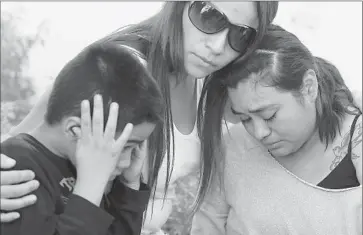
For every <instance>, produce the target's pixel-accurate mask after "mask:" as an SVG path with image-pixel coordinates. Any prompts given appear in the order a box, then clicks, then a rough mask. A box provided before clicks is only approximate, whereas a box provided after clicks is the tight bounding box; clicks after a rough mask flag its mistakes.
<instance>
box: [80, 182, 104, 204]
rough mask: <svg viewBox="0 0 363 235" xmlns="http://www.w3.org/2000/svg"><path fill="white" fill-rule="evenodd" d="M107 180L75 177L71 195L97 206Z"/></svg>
mask: <svg viewBox="0 0 363 235" xmlns="http://www.w3.org/2000/svg"><path fill="white" fill-rule="evenodd" d="M107 183H108V179H105V178H99V177H84V176H80V177H77V180H76V184H75V186H74V190H73V194H77V195H78V196H80V197H83V198H84V199H86V200H88V201H90V202H91V203H93V204H94V205H96V206H99V205H100V203H101V200H102V197H103V194H104V192H105V190H106V186H107Z"/></svg>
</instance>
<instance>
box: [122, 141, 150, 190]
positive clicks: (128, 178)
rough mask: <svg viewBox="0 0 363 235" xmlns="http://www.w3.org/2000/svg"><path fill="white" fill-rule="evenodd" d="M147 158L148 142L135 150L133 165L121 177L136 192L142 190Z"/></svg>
mask: <svg viewBox="0 0 363 235" xmlns="http://www.w3.org/2000/svg"><path fill="white" fill-rule="evenodd" d="M145 158H146V141H144V142H143V143H142V144H141V146H140V147H138V148H135V149H134V150H133V152H132V155H131V163H130V166H129V167H128V168H126V169H125V170H124V171H123V172H122V174H121V175H120V180H121V182H122V183H123V184H125V185H126V186H127V187H129V188H132V189H134V190H139V189H140V181H141V179H140V178H141V172H142V168H143V165H144V162H145Z"/></svg>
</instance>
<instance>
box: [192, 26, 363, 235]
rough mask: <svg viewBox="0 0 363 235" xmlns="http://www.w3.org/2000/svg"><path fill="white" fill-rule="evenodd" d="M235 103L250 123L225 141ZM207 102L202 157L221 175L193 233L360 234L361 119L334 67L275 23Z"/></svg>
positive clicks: (222, 74) (216, 80)
mask: <svg viewBox="0 0 363 235" xmlns="http://www.w3.org/2000/svg"><path fill="white" fill-rule="evenodd" d="M216 94H218V95H216ZM217 96H218V97H219V98H218V99H216V98H215V97H217ZM227 100H229V101H230V103H231V105H230V107H229V108H230V109H231V112H232V113H233V114H234V116H235V117H237V118H238V119H240V122H241V123H242V124H243V125H235V126H233V127H232V128H231V129H230V130H229V133H228V134H225V135H223V134H221V133H222V130H221V126H220V125H218V124H220V123H221V121H222V117H223V115H224V112H223V111H222V110H224V108H225V107H227V106H226V104H227ZM202 101H204V104H205V109H204V110H202V109H200V110H199V111H200V114H201V119H200V120H199V121H201V124H202V125H201V126H200V131H201V136H202V137H203V138H202V146H203V147H202V149H203V153H202V154H203V156H204V159H206V157H208V159H209V161H210V162H211V163H210V164H211V165H212V166H214V168H213V169H215V170H216V171H217V172H218V173H219V174H221V175H219V176H220V177H214V180H213V188H214V190H210V191H209V193H208V194H207V196H206V198H205V202H204V203H203V205H202V207H201V210H199V212H197V214H196V216H195V218H194V226H193V229H192V231H193V232H192V234H193V235H197V234H208V235H213V234H256V235H257V234H261V235H262V234H337V235H338V234H339V235H348V234H349V235H354V234H356V235H358V234H362V217H361V215H362V186H361V183H362V116H361V114H362V113H361V111H360V109H359V107H357V106H356V105H355V104H354V100H353V96H352V94H351V92H350V90H349V89H348V87H347V86H346V85H345V83H344V80H343V78H342V77H341V75H340V73H339V71H338V69H337V68H336V67H335V66H334V65H332V64H331V63H329V62H328V61H326V60H324V59H322V58H319V57H315V56H313V55H312V54H311V52H310V51H309V50H308V48H306V47H305V46H304V44H303V43H302V42H301V41H300V40H299V39H298V38H297V37H296V36H295V35H293V34H292V33H289V32H288V31H286V30H284V29H283V28H281V27H279V26H275V25H270V27H269V29H268V31H267V33H266V35H265V37H264V39H263V40H262V42H261V44H260V45H259V47H258V49H257V50H255V51H254V52H253V53H252V54H251V55H250V57H249V59H248V60H247V61H245V62H243V63H241V64H238V63H236V64H233V65H231V66H228V67H225V68H224V69H222V70H220V71H218V72H217V73H216V74H214V75H213V76H212V77H211V78H210V80H208V81H207V82H206V86H205V90H204V92H203V94H202ZM246 131H247V132H246ZM216 133H217V134H216ZM222 136H223V137H222ZM223 155H225V157H222V156H223ZM214 175H218V174H214Z"/></svg>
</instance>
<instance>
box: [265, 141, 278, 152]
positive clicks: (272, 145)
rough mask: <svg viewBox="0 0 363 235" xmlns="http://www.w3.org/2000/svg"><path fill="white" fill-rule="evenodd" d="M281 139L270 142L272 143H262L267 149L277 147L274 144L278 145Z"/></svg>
mask: <svg viewBox="0 0 363 235" xmlns="http://www.w3.org/2000/svg"><path fill="white" fill-rule="evenodd" d="M280 142H281V141H276V142H272V143H263V145H265V146H266V147H267V148H268V149H271V150H272V149H275V148H277V146H276V145H278V144H279V143H280Z"/></svg>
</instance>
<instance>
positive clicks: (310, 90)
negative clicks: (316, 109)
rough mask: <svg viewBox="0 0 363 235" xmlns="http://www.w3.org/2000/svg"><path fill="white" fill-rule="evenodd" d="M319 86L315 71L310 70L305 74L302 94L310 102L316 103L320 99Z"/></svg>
mask: <svg viewBox="0 0 363 235" xmlns="http://www.w3.org/2000/svg"><path fill="white" fill-rule="evenodd" d="M318 92H319V84H318V78H317V76H316V73H315V71H314V70H312V69H309V70H308V71H306V72H305V74H304V77H303V82H302V89H301V94H302V95H303V97H304V99H305V100H306V101H308V102H311V103H315V100H316V98H317V97H318Z"/></svg>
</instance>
